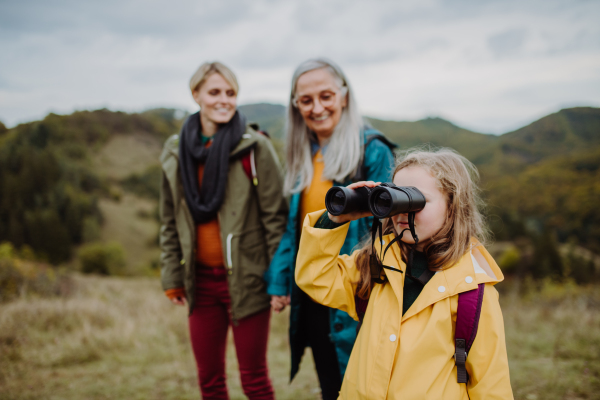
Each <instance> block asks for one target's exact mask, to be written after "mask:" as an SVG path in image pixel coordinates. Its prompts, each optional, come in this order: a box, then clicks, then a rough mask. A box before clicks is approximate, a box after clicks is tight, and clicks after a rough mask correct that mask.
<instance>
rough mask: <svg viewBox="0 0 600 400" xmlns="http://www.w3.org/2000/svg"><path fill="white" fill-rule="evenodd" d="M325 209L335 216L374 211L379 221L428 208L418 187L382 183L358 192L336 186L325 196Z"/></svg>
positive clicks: (362, 188) (365, 187) (359, 189)
mask: <svg viewBox="0 0 600 400" xmlns="http://www.w3.org/2000/svg"><path fill="white" fill-rule="evenodd" d="M325 207H327V211H329V212H330V213H331V215H342V214H348V213H351V212H360V211H371V213H372V214H373V216H375V218H379V219H382V218H388V217H391V216H394V215H396V214H403V213H410V212H418V211H421V210H422V209H423V208H425V196H424V195H423V193H421V192H420V191H419V189H417V188H416V187H413V186H396V185H394V184H393V183H382V184H381V185H379V186H376V187H373V188H371V187H367V186H363V187H360V188H356V189H354V190H352V189H348V188H347V187H342V186H334V187H332V188H331V189H329V191H327V194H326V195H325Z"/></svg>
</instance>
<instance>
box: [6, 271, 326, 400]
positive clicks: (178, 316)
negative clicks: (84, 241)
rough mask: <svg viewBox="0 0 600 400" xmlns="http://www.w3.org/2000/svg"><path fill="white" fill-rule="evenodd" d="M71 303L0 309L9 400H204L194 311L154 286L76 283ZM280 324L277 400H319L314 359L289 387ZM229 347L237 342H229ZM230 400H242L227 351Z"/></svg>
mask: <svg viewBox="0 0 600 400" xmlns="http://www.w3.org/2000/svg"><path fill="white" fill-rule="evenodd" d="M75 285H76V287H77V288H78V289H77V290H76V291H75V293H74V294H73V295H72V296H70V297H69V298H66V299H60V298H58V299H32V300H18V301H15V302H12V303H8V304H3V305H0V327H1V328H0V398H1V399H5V400H8V399H197V398H199V390H198V385H197V383H196V374H195V363H194V359H193V355H192V352H191V348H190V343H189V336H188V330H187V320H186V318H187V316H186V310H185V309H184V308H183V307H175V306H173V305H171V304H170V303H169V302H168V300H167V299H166V298H165V297H164V296H163V295H162V292H161V290H160V287H159V283H158V281H157V280H156V279H149V278H135V279H127V278H100V277H89V276H88V277H84V276H78V277H75ZM288 318H289V314H287V313H283V314H281V315H274V316H273V319H272V329H271V332H272V333H271V338H270V341H269V365H270V368H271V378H272V380H273V384H274V386H275V388H276V394H277V398H279V399H315V398H317V393H318V383H317V379H316V375H315V373H314V372H313V371H314V367H313V365H312V360H311V358H312V357H310V356H309V357H305V360H304V363H303V368H302V369H301V371H300V374H299V375H298V376H297V378H296V379H295V380H294V382H293V384H291V385H289V384H288V381H289V370H290V368H289V367H290V365H289V350H288V345H287V320H288ZM230 340H231V338H230ZM227 361H228V377H229V379H228V384H229V388H230V393H231V398H232V399H243V398H245V397H244V396H243V392H242V390H241V387H240V382H239V374H238V373H237V362H236V360H235V354H234V351H233V346H232V345H231V343H230V345H229V346H228V353H227Z"/></svg>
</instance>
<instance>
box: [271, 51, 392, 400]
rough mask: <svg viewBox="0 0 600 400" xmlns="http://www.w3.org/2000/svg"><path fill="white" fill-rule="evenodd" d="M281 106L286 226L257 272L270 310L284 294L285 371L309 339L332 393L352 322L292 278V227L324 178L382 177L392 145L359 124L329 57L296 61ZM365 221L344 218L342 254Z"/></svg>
mask: <svg viewBox="0 0 600 400" xmlns="http://www.w3.org/2000/svg"><path fill="white" fill-rule="evenodd" d="M288 109H289V111H288V121H287V125H288V127H287V143H286V146H287V161H288V171H287V175H286V177H285V184H284V190H285V193H286V194H291V195H292V197H291V202H290V212H289V216H288V223H287V228H286V232H285V234H284V236H283V239H282V241H281V243H280V244H279V247H278V249H277V252H276V253H275V256H274V257H273V260H272V261H271V265H270V267H269V270H268V271H267V273H266V274H265V278H266V280H267V282H268V287H267V292H268V293H269V294H271V295H272V296H273V297H272V301H271V304H272V305H273V308H274V309H275V310H276V311H281V310H282V309H283V308H284V307H285V306H286V305H287V304H288V303H289V302H291V308H292V310H291V316H290V346H291V353H292V370H291V378H292V379H293V378H294V375H295V374H296V373H297V372H298V368H299V365H300V359H301V358H302V355H303V353H304V348H305V347H307V346H310V347H311V348H312V353H313V358H314V361H315V365H316V369H317V375H318V378H319V383H320V385H321V392H322V395H323V399H324V400H328V399H336V398H337V396H338V391H339V389H340V387H341V383H342V377H343V375H344V372H345V370H346V365H347V364H348V358H349V356H350V352H351V350H352V346H353V344H354V340H355V339H356V322H355V321H354V320H352V318H350V317H349V316H348V314H346V313H345V312H342V311H339V310H335V309H330V308H327V307H325V306H321V305H319V304H317V303H314V302H313V301H312V300H311V299H310V298H309V297H308V296H307V295H306V294H304V293H303V292H302V291H301V290H300V289H299V288H298V286H296V284H295V282H294V268H295V263H296V253H297V250H298V243H299V237H298V235H299V232H300V227H301V224H302V221H303V220H304V217H305V216H306V214H308V213H310V212H313V211H317V210H320V209H324V208H325V193H326V192H327V190H329V188H331V187H332V186H334V185H336V186H340V185H341V186H345V185H348V184H349V183H351V182H352V181H358V180H369V181H375V182H381V181H389V180H390V179H391V173H392V170H393V165H394V156H393V153H392V150H391V149H392V148H393V147H395V146H394V145H393V144H391V143H390V142H389V141H388V140H387V139H386V138H385V137H384V136H383V135H382V134H381V133H379V132H378V131H376V130H374V129H371V128H369V126H368V125H367V124H365V122H364V121H363V119H362V117H361V116H360V113H359V112H358V109H357V106H356V102H355V100H354V96H353V93H352V90H351V88H350V84H349V83H348V80H347V79H346V77H345V76H344V74H343V72H342V71H341V69H340V68H339V67H338V66H337V65H335V64H334V63H332V62H331V61H328V60H325V59H314V60H308V61H306V62H304V63H302V64H301V65H300V66H299V67H298V68H297V69H296V71H295V72H294V76H293V78H292V91H291V95H290V103H289V107H288ZM370 226H371V221H370V218H366V219H361V220H357V221H353V222H351V223H350V230H349V232H348V236H347V237H346V242H345V243H344V246H343V248H342V254H350V253H351V252H352V249H353V248H354V247H355V246H356V245H357V244H358V243H359V241H360V240H361V239H363V238H364V237H365V235H366V234H367V233H368V231H369V228H370ZM290 297H291V299H290Z"/></svg>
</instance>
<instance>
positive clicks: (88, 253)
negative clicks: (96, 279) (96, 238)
mask: <svg viewBox="0 0 600 400" xmlns="http://www.w3.org/2000/svg"><path fill="white" fill-rule="evenodd" d="M79 261H80V263H81V271H82V272H84V273H88V274H100V275H120V274H123V272H124V269H125V252H124V251H123V247H122V246H121V245H120V244H119V243H116V242H111V243H100V242H96V243H90V244H87V245H84V246H82V247H81V249H80V250H79Z"/></svg>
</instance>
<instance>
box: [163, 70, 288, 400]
mask: <svg viewBox="0 0 600 400" xmlns="http://www.w3.org/2000/svg"><path fill="white" fill-rule="evenodd" d="M190 90H191V92H192V96H193V98H194V100H195V101H196V103H198V105H199V106H200V111H199V112H197V113H195V114H193V115H191V116H190V117H189V118H188V119H187V121H186V122H185V124H184V125H183V127H182V129H181V133H180V134H179V135H174V136H172V137H171V138H169V140H167V142H166V144H165V147H164V150H163V153H162V155H161V163H162V169H163V176H162V187H161V199H160V206H161V208H160V213H161V219H162V228H161V233H160V244H161V248H162V255H161V262H162V285H163V288H164V290H165V293H166V295H167V296H168V297H169V298H170V299H171V301H172V302H173V303H174V304H178V305H185V303H186V301H187V303H188V305H189V312H190V314H189V329H190V337H191V341H192V348H193V351H194V356H195V357H196V363H197V367H198V380H199V384H200V389H201V391H202V398H204V399H227V398H228V394H227V386H226V382H225V346H226V339H227V331H228V329H229V326H232V330H233V339H234V343H235V347H236V353H237V356H238V361H239V367H240V375H241V380H242V387H243V389H244V392H245V394H246V396H248V398H250V399H272V398H273V388H272V386H271V381H270V379H269V376H268V369H267V361H266V350H267V337H268V332H269V320H270V297H269V296H268V295H267V293H266V290H265V289H266V284H265V281H264V280H263V278H262V276H263V273H264V271H265V270H266V269H267V267H268V265H269V261H270V260H271V257H272V256H273V254H274V253H275V250H276V249H277V245H278V244H279V241H280V239H281V235H282V234H283V232H284V230H285V218H286V214H287V205H286V202H285V199H284V197H283V194H282V186H283V178H282V176H281V175H280V172H279V171H280V167H279V165H278V162H277V160H276V156H275V152H274V150H273V147H272V145H271V143H270V141H269V139H268V138H267V137H265V136H263V135H261V134H260V133H258V132H256V131H255V130H253V129H252V128H251V127H249V126H247V124H246V118H245V117H244V116H243V115H242V114H240V113H239V112H238V111H237V110H236V99H237V94H238V84H237V80H236V78H235V75H234V74H233V72H231V70H230V69H229V68H227V67H226V66H224V65H223V64H221V63H218V62H214V63H206V64H203V65H202V66H200V68H199V69H198V70H197V71H196V73H195V74H194V75H193V76H192V79H191V80H190Z"/></svg>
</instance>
